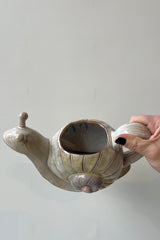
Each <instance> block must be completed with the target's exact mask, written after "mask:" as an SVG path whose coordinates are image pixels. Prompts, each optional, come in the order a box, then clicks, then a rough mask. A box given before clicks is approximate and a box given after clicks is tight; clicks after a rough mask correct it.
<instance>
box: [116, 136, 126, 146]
mask: <svg viewBox="0 0 160 240" xmlns="http://www.w3.org/2000/svg"><path fill="white" fill-rule="evenodd" d="M115 143H117V144H120V145H125V144H126V139H125V138H121V137H119V138H117V139H116V141H115Z"/></svg>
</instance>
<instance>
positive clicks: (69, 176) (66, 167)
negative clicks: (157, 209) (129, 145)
mask: <svg viewBox="0 0 160 240" xmlns="http://www.w3.org/2000/svg"><path fill="white" fill-rule="evenodd" d="M27 118H28V114H27V113H22V114H20V119H19V126H18V127H16V128H13V129H10V130H8V131H6V132H5V133H4V136H3V138H4V141H5V143H6V144H7V145H9V146H10V147H11V148H12V149H14V150H15V151H17V152H20V153H22V154H25V155H26V156H27V157H28V158H29V159H30V160H31V161H32V162H33V163H34V165H35V166H36V168H37V169H38V171H39V172H40V174H41V175H42V176H43V177H44V178H46V179H47V180H48V181H49V182H50V183H52V184H53V185H55V186H57V187H59V188H62V189H65V190H69V191H75V192H81V191H82V192H86V193H92V192H96V191H98V190H99V189H103V188H105V187H107V186H108V185H110V184H112V183H113V182H114V181H115V180H117V179H118V178H120V177H122V176H123V175H125V174H126V173H127V172H128V171H129V169H130V165H131V163H133V162H135V161H137V160H138V159H140V158H141V157H142V155H140V154H138V153H136V152H133V151H127V152H124V151H123V148H122V147H121V146H120V145H118V144H116V143H115V139H116V138H117V137H118V135H120V134H123V133H126V134H132V135H136V136H139V137H141V138H143V139H148V138H149V137H150V135H151V133H150V131H149V130H148V129H147V128H146V127H145V126H144V125H142V124H139V123H129V124H125V125H123V126H121V127H120V128H118V129H117V130H116V131H115V130H114V129H113V128H112V127H110V126H109V125H108V124H107V123H105V122H103V121H99V120H80V121H75V122H72V123H69V124H68V125H67V126H65V127H63V128H62V129H60V130H59V131H58V132H57V133H56V134H55V135H54V136H53V137H52V138H51V140H49V139H47V138H45V137H43V136H42V135H41V134H39V133H38V132H36V131H35V130H33V129H31V128H28V127H26V124H25V122H26V119H27Z"/></svg>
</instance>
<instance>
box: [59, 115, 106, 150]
mask: <svg viewBox="0 0 160 240" xmlns="http://www.w3.org/2000/svg"><path fill="white" fill-rule="evenodd" d="M81 122H87V123H95V124H97V125H99V126H100V127H101V128H103V129H104V131H105V133H106V136H107V138H108V140H109V137H108V131H107V129H106V128H105V126H104V125H103V124H102V123H101V122H100V121H96V120H88V119H82V120H77V121H73V122H70V123H68V124H67V125H66V126H65V127H64V128H62V131H61V132H60V134H59V137H58V145H59V147H60V149H61V150H63V151H64V152H65V153H67V154H73V155H95V154H99V153H100V152H102V151H104V150H105V149H106V148H107V147H108V142H109V141H107V144H106V147H105V148H103V149H101V150H100V151H97V152H94V153H72V152H68V151H67V150H66V149H64V147H63V146H62V144H61V140H60V139H61V136H62V134H63V133H64V131H65V130H66V129H67V128H68V127H69V126H70V125H72V124H77V123H81Z"/></svg>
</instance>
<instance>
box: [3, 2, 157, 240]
mask: <svg viewBox="0 0 160 240" xmlns="http://www.w3.org/2000/svg"><path fill="white" fill-rule="evenodd" d="M159 11H160V1H158V0H157V1H156V0H134V1H131V0H130V1H129V0H39V1H36V0H28V1H25V0H14V1H12V0H1V1H0V81H1V88H0V90H1V93H0V97H1V101H0V105H1V107H0V109H1V115H0V131H1V136H2V134H3V132H4V131H5V130H7V129H9V128H12V127H15V126H16V125H17V122H18V114H19V113H20V112H22V111H27V112H28V113H29V119H28V121H27V124H28V126H29V127H31V128H34V129H36V130H37V131H39V132H40V133H42V134H43V135H45V136H47V137H51V136H52V135H54V133H55V132H56V131H57V130H58V129H59V128H60V127H62V126H63V125H65V124H66V123H69V122H70V121H72V120H78V119H82V118H96V119H102V120H104V121H106V122H108V123H109V124H111V125H112V126H113V127H114V128H116V127H118V126H120V125H121V124H123V123H126V122H128V121H129V118H130V116H132V115H134V114H142V113H143V114H154V113H157V114H159V99H160V67H159V66H160V15H159ZM0 144H1V147H0V149H1V151H0V153H1V157H0V163H1V167H0V192H1V194H0V239H4V240H10V239H12V240H44V239H45V240H53V239H56V240H63V239H66V240H75V239H76V240H81V239H83V240H97V239H100V240H105V239H109V240H117V239H120V240H135V239H136V240H139V239H140V240H150V239H153V240H157V239H159V235H160V220H159V219H160V188H159V186H160V175H159V174H158V173H157V172H156V171H154V170H153V169H152V168H151V167H150V166H149V165H148V163H147V162H146V160H145V159H144V158H143V159H142V160H140V161H138V162H137V163H135V164H134V165H133V166H132V169H131V171H130V172H129V173H128V174H127V175H126V176H125V177H124V178H122V179H121V180H119V181H117V182H115V183H114V184H113V185H112V186H110V187H109V188H106V189H104V190H102V191H99V192H97V193H94V194H90V195H88V194H84V193H72V192H67V191H64V190H61V189H58V188H56V187H54V186H52V185H51V184H50V183H48V182H47V181H46V180H45V179H43V178H42V177H41V176H40V174H39V173H38V172H37V170H36V169H35V167H34V166H33V165H32V163H31V162H30V161H29V160H28V159H27V158H26V157H25V156H23V155H21V154H18V153H16V152H14V151H12V150H11V149H10V148H8V147H7V146H6V145H5V144H4V143H3V141H2V139H1V142H0Z"/></svg>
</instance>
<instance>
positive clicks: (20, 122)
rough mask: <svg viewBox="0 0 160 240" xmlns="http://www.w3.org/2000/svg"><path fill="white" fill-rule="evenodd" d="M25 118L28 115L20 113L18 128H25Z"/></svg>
mask: <svg viewBox="0 0 160 240" xmlns="http://www.w3.org/2000/svg"><path fill="white" fill-rule="evenodd" d="M27 118H28V114H27V113H26V112H22V113H20V114H19V127H21V128H25V127H26V120H27Z"/></svg>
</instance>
